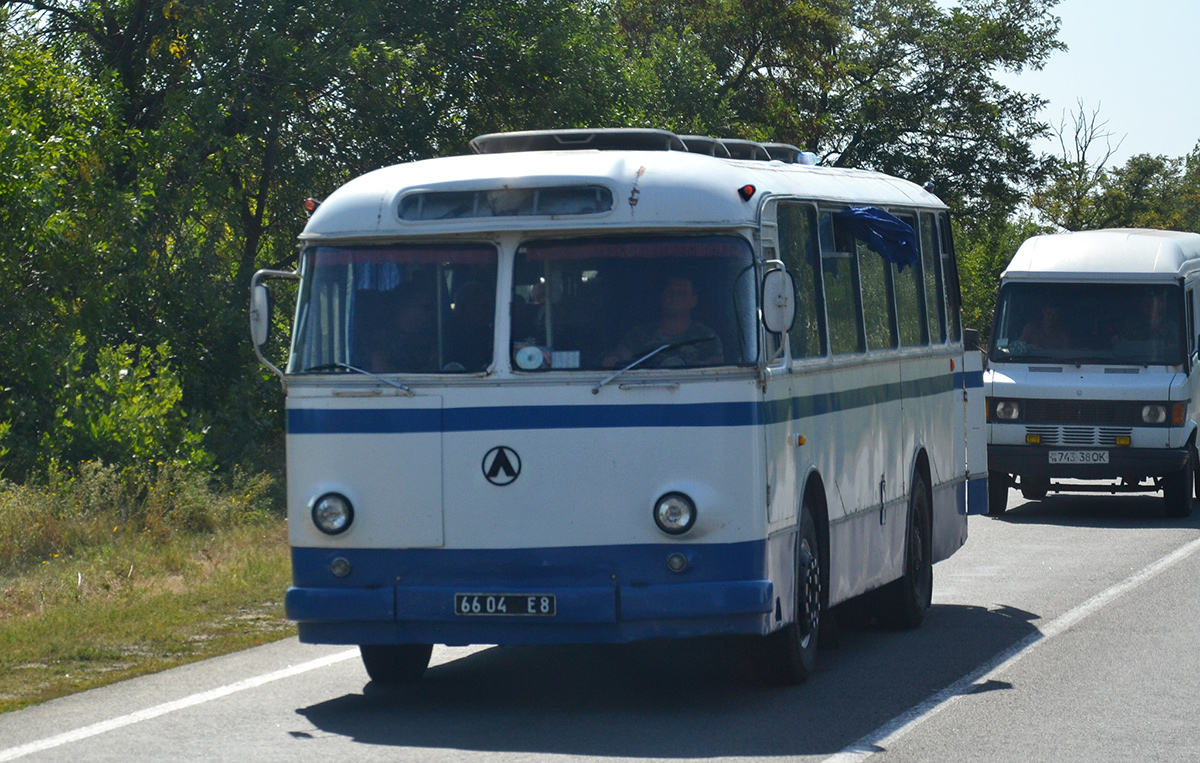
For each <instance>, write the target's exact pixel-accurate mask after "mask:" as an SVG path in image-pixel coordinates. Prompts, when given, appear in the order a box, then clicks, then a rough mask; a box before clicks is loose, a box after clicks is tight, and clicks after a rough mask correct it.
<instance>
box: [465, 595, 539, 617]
mask: <svg viewBox="0 0 1200 763" xmlns="http://www.w3.org/2000/svg"><path fill="white" fill-rule="evenodd" d="M454 613H455V614H458V615H465V616H480V617H487V616H489V615H490V616H493V617H504V616H521V617H554V615H555V614H557V607H556V605H555V602H554V594H552V593H456V594H454Z"/></svg>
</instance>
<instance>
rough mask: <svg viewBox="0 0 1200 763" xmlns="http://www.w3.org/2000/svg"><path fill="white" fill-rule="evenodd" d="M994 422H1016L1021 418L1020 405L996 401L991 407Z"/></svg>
mask: <svg viewBox="0 0 1200 763" xmlns="http://www.w3.org/2000/svg"><path fill="white" fill-rule="evenodd" d="M992 411H993V412H994V413H995V414H996V421H1016V420H1017V419H1019V418H1021V404H1020V403H1018V402H1017V401H1016V400H996V401H995V402H994V403H993V405H992Z"/></svg>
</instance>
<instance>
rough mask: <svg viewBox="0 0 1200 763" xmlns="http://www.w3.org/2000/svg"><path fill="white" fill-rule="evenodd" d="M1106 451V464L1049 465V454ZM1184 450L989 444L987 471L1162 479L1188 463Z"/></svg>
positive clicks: (1031, 475)
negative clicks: (1074, 451)
mask: <svg viewBox="0 0 1200 763" xmlns="http://www.w3.org/2000/svg"><path fill="white" fill-rule="evenodd" d="M1052 450H1053V451H1063V450H1081V451H1096V450H1107V451H1108V463H1107V464H1092V463H1086V464H1083V463H1081V464H1052V463H1050V451H1052ZM1187 459H1188V451H1187V448H1057V447H1056V448H1050V447H1044V446H1034V445H989V446H988V471H993V472H1001V473H1002V474H1020V475H1022V476H1025V477H1065V478H1072V479H1081V480H1104V479H1120V478H1122V477H1138V478H1140V477H1165V476H1166V475H1168V474H1175V473H1176V472H1178V471H1179V470H1180V469H1182V468H1183V467H1184V466H1185V465H1186V464H1187Z"/></svg>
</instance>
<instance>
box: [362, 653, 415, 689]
mask: <svg viewBox="0 0 1200 763" xmlns="http://www.w3.org/2000/svg"><path fill="white" fill-rule="evenodd" d="M358 651H359V652H360V653H361V654H362V661H363V667H365V668H366V669H367V675H368V676H370V677H371V680H372V681H373V682H375V683H377V684H379V685H381V686H399V685H401V684H410V683H412V682H414V681H416V680H417V679H419V678H420V677H421V676H422V675H423V674H424V673H425V668H427V667H429V657H430V656H431V655H432V654H433V644H362V645H361V646H359V647H358Z"/></svg>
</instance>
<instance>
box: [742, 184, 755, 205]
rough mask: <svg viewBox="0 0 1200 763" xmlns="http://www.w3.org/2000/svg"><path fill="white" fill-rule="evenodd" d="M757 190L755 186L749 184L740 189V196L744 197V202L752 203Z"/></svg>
mask: <svg viewBox="0 0 1200 763" xmlns="http://www.w3.org/2000/svg"><path fill="white" fill-rule="evenodd" d="M757 190H758V189H757V188H755V187H754V186H752V185H750V184H749V183H747V184H746V185H744V186H742V187H741V188H739V189H738V196H741V197H742V201H750V199H751V198H752V197H753V196H754V193H755V192H756V191H757Z"/></svg>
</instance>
